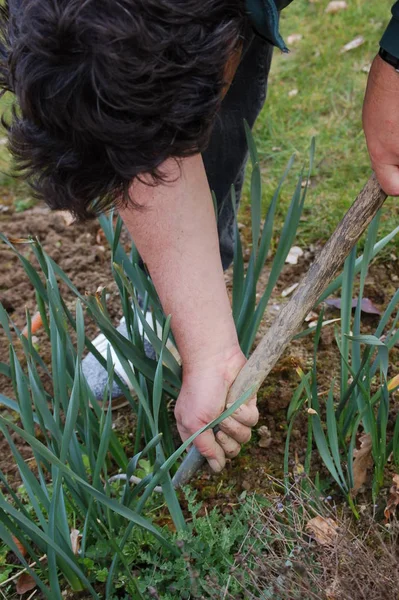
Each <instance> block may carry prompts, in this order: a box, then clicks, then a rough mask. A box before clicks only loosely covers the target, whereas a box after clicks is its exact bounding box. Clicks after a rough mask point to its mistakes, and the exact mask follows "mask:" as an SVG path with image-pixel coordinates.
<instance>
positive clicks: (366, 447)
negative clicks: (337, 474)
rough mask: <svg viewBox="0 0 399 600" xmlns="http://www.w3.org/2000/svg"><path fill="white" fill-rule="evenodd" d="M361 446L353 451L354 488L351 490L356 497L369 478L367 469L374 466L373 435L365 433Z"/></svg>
mask: <svg viewBox="0 0 399 600" xmlns="http://www.w3.org/2000/svg"><path fill="white" fill-rule="evenodd" d="M359 442H360V448H356V449H355V450H354V451H353V455H354V457H355V458H354V460H353V488H352V490H351V494H352V497H353V498H354V497H355V496H356V494H357V493H358V491H359V489H360V488H361V487H362V485H363V484H364V482H365V481H366V478H367V470H368V469H370V468H371V467H372V466H373V457H372V456H371V450H372V443H371V435H370V434H369V433H364V434H363V435H361V436H360V438H359Z"/></svg>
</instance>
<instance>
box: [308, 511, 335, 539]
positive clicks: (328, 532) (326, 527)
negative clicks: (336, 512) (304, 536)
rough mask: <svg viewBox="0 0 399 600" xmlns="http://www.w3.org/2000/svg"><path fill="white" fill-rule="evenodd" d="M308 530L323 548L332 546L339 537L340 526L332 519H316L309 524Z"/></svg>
mask: <svg viewBox="0 0 399 600" xmlns="http://www.w3.org/2000/svg"><path fill="white" fill-rule="evenodd" d="M306 529H307V530H308V531H310V532H311V533H312V535H313V537H314V539H315V540H316V542H317V543H318V544H320V545H321V546H332V545H333V544H334V543H335V541H336V539H337V536H338V525H337V523H336V522H335V521H334V519H331V518H330V517H327V518H325V517H320V516H318V517H314V518H313V519H310V521H309V522H308V523H307V525H306Z"/></svg>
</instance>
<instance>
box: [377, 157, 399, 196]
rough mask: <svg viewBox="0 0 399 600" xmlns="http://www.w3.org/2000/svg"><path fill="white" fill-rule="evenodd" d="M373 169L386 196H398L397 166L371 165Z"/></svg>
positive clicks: (398, 173) (398, 174)
mask: <svg viewBox="0 0 399 600" xmlns="http://www.w3.org/2000/svg"><path fill="white" fill-rule="evenodd" d="M398 162H399V161H398ZM373 167H374V171H375V174H376V176H377V179H378V181H379V184H380V186H381V187H382V189H383V190H384V192H385V193H386V194H387V195H388V196H399V166H398V165H384V164H379V165H376V164H373Z"/></svg>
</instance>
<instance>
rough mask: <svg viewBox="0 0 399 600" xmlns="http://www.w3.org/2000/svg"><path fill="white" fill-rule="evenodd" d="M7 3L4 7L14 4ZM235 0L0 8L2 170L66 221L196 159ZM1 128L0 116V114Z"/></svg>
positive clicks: (55, 2) (64, 0) (238, 28)
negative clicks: (171, 163) (5, 102)
mask: <svg viewBox="0 0 399 600" xmlns="http://www.w3.org/2000/svg"><path fill="white" fill-rule="evenodd" d="M14 1H15V0H14ZM244 20H245V11H244V7H243V1H242V0H218V1H217V2H215V0H201V1H198V0H22V2H21V5H20V6H19V8H18V11H16V13H15V15H14V14H12V12H11V11H10V9H9V7H8V6H6V7H5V8H2V9H1V30H2V42H1V48H0V86H1V88H2V91H3V93H4V92H5V91H11V92H13V93H14V94H15V99H16V101H15V105H14V108H13V110H12V116H11V118H9V119H8V121H7V122H6V123H5V125H6V127H7V129H8V137H9V148H10V150H11V152H12V154H13V157H14V170H15V173H16V174H17V175H20V176H22V177H24V178H25V179H26V180H27V181H28V183H29V184H30V186H31V187H32V189H33V191H34V194H35V195H36V196H37V197H39V198H42V199H44V200H45V201H46V203H47V204H48V205H49V206H50V207H51V208H52V209H67V210H69V211H71V212H72V213H73V214H74V216H75V217H77V218H78V219H87V218H90V217H93V216H95V215H97V214H99V213H100V212H103V211H104V210H107V209H109V208H111V207H113V206H118V205H120V204H126V203H127V202H132V203H133V204H135V202H134V198H131V197H130V196H129V188H130V187H131V183H132V182H133V181H134V180H135V179H140V176H144V175H145V180H146V182H150V185H152V184H154V185H156V184H158V183H159V182H162V181H164V179H165V175H164V174H163V172H162V167H161V165H162V163H163V162H164V161H165V160H166V159H168V158H171V157H173V158H176V159H177V160H178V159H179V158H182V157H186V156H190V155H193V154H195V153H198V152H202V151H203V150H204V149H205V147H206V145H207V142H208V139H209V136H210V132H211V129H212V124H213V122H214V119H215V116H216V114H217V112H218V109H219V107H220V103H221V98H222V92H223V86H224V83H225V82H224V70H225V65H226V63H227V60H228V57H229V56H230V54H231V52H232V50H233V49H234V48H235V47H236V46H237V45H238V43H239V42H240V37H241V35H242V30H243V22H244ZM3 121H4V119H3Z"/></svg>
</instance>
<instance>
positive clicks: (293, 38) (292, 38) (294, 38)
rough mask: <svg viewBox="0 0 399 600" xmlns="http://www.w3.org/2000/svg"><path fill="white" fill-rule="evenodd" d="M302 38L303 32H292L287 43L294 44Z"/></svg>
mask: <svg viewBox="0 0 399 600" xmlns="http://www.w3.org/2000/svg"><path fill="white" fill-rule="evenodd" d="M302 38H303V35H302V34H301V33H291V35H289V36H288V37H287V44H288V45H289V46H292V45H293V44H295V43H296V42H300V41H301V39H302Z"/></svg>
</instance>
